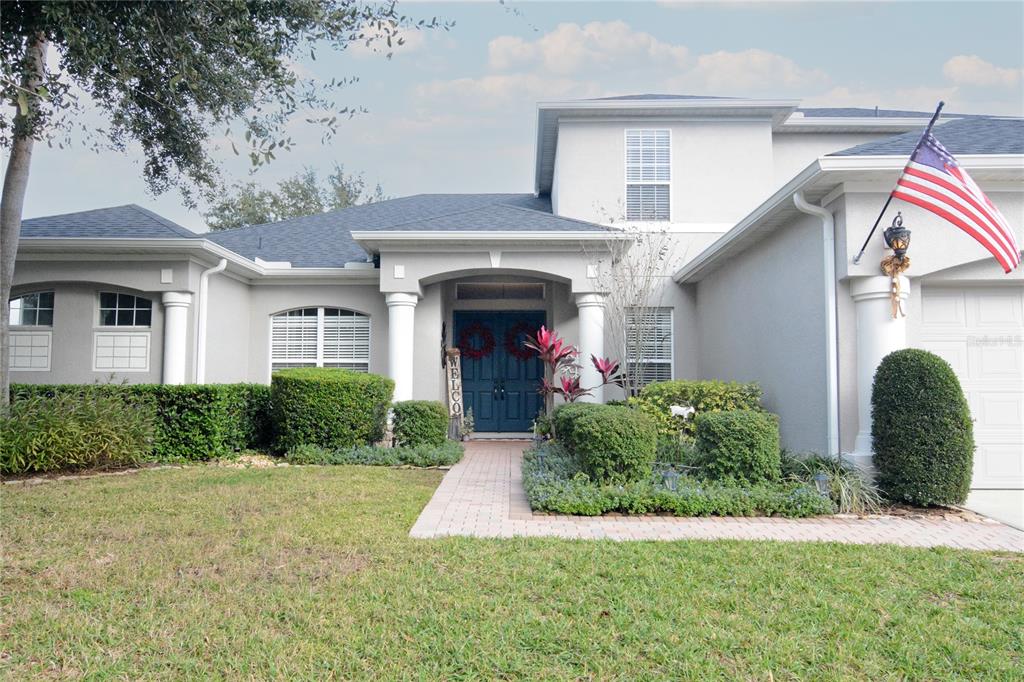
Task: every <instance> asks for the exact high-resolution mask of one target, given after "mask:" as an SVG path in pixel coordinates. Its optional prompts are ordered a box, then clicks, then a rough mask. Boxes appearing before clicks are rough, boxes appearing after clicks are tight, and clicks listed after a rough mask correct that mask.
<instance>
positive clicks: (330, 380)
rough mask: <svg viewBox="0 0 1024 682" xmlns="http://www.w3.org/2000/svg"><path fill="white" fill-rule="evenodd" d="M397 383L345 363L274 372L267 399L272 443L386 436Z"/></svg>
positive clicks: (346, 442)
mask: <svg viewBox="0 0 1024 682" xmlns="http://www.w3.org/2000/svg"><path fill="white" fill-rule="evenodd" d="M394 387H395V383H394V382H393V381H392V380H391V379H387V378H385V377H382V376H377V375H376V374H363V373H360V372H352V371H349V370H346V369H333V368H320V367H296V368H291V369H282V370H279V371H277V372H274V374H273V377H272V378H271V404H272V413H273V424H274V433H275V436H276V441H275V445H276V447H277V449H278V450H280V451H282V452H287V451H289V450H291V449H292V448H295V447H297V446H299V445H318V446H320V447H323V448H330V449H336V448H351V447H355V446H358V445H367V444H370V443H376V442H378V441H380V440H381V439H383V438H384V431H385V428H386V426H387V413H388V405H389V403H390V402H391V394H392V392H393V391H394Z"/></svg>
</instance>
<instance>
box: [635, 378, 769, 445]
mask: <svg viewBox="0 0 1024 682" xmlns="http://www.w3.org/2000/svg"><path fill="white" fill-rule="evenodd" d="M629 402H630V404H631V405H633V406H634V407H636V408H637V409H639V410H640V411H641V412H644V413H645V414H647V415H649V416H650V417H651V419H653V420H654V422H655V424H657V427H658V433H659V434H661V435H665V436H678V435H679V434H680V432H682V433H683V434H684V435H686V436H690V437H692V436H694V435H695V434H696V424H695V423H694V421H693V420H684V419H682V418H680V417H673V416H672V413H671V407H672V406H673V405H689V406H691V407H693V408H694V409H695V410H696V414H702V413H704V412H721V411H726V410H759V409H761V387H760V386H759V385H758V384H756V383H749V384H741V383H735V382H726V381H684V380H676V381H657V382H655V383H652V384H648V385H647V386H645V387H644V388H643V389H642V390H641V391H640V395H639V396H636V397H635V398H631V399H630V401H629Z"/></svg>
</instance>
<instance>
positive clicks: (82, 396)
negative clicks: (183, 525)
mask: <svg viewBox="0 0 1024 682" xmlns="http://www.w3.org/2000/svg"><path fill="white" fill-rule="evenodd" d="M34 396H47V397H54V396H70V397H71V398H74V399H77V400H81V401H88V400H94V399H96V397H97V396H122V397H123V398H124V399H125V400H129V401H142V402H145V403H146V404H148V405H151V406H152V408H153V410H154V412H155V415H156V431H155V435H154V439H153V444H152V457H153V458H155V459H157V460H182V459H183V460H206V459H210V458H213V457H219V456H222V455H225V454H228V453H231V452H235V451H238V450H244V449H246V448H262V447H265V446H266V445H267V444H268V441H269V438H270V420H269V410H270V387H269V386H264V385H261V384H204V385H195V384H183V385H177V386H175V385H161V384H16V385H14V386H12V387H11V397H12V400H13V401H14V403H15V404H16V403H17V402H19V401H21V400H26V399H29V398H31V397H34ZM148 454H149V453H147V455H148Z"/></svg>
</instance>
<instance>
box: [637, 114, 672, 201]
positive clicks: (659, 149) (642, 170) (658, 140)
mask: <svg viewBox="0 0 1024 682" xmlns="http://www.w3.org/2000/svg"><path fill="white" fill-rule="evenodd" d="M671 182H672V136H671V133H670V132H669V131H668V130H626V220H669V219H670V218H671V206H670V202H669V194H670V189H671Z"/></svg>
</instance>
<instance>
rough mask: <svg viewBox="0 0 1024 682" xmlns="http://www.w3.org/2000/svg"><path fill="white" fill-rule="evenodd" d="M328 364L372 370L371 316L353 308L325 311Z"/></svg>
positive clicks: (325, 339)
mask: <svg viewBox="0 0 1024 682" xmlns="http://www.w3.org/2000/svg"><path fill="white" fill-rule="evenodd" d="M323 359H324V366H325V367H346V368H348V369H357V370H361V371H368V370H369V363H370V318H369V317H367V316H366V315H360V314H359V313H355V312H352V311H350V310H340V309H330V308H328V309H326V310H325V311H324V352H323Z"/></svg>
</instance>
